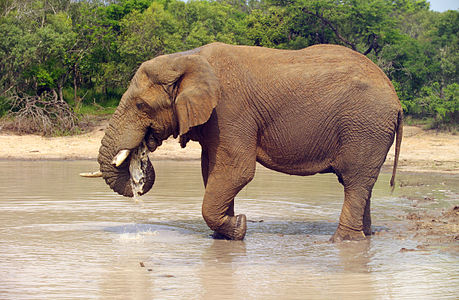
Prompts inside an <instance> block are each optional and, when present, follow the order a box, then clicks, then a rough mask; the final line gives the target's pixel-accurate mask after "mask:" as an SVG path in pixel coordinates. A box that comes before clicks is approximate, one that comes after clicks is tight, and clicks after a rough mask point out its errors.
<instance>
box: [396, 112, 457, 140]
mask: <svg viewBox="0 0 459 300" xmlns="http://www.w3.org/2000/svg"><path fill="white" fill-rule="evenodd" d="M403 123H404V124H405V125H408V126H417V127H421V128H422V129H424V130H438V131H442V132H448V133H450V134H452V135H456V134H459V124H457V123H441V122H439V121H438V120H436V119H435V118H414V117H413V116H410V115H406V116H404V119H403Z"/></svg>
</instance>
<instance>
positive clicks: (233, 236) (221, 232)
mask: <svg viewBox="0 0 459 300" xmlns="http://www.w3.org/2000/svg"><path fill="white" fill-rule="evenodd" d="M246 231H247V219H246V217H245V215H237V216H235V217H229V218H228V221H227V222H226V223H225V224H223V226H222V227H220V228H219V229H218V231H215V232H214V234H213V235H212V238H214V239H226V240H235V241H241V240H243V239H244V237H245V232H246Z"/></svg>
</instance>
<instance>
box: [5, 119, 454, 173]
mask: <svg viewBox="0 0 459 300" xmlns="http://www.w3.org/2000/svg"><path fill="white" fill-rule="evenodd" d="M106 126H107V122H106V121H104V122H102V123H101V124H99V125H98V126H95V127H94V128H93V130H92V131H91V132H89V133H85V134H81V135H75V136H66V137H42V136H38V135H15V134H12V133H6V132H0V144H1V145H2V147H0V159H11V160H81V159H85V160H86V159H88V160H95V159H96V158H97V154H98V150H99V146H100V140H101V139H102V137H103V135H104V129H105V127H106ZM394 152H395V151H394V147H392V149H391V150H390V152H389V154H388V156H387V160H386V163H385V169H387V170H389V169H390V168H392V164H393V158H394ZM200 154H201V149H200V146H199V144H198V143H195V142H189V143H188V145H187V147H186V148H185V149H182V148H180V145H179V143H178V140H174V139H169V140H167V141H165V142H164V143H163V145H162V146H161V147H159V148H158V149H157V150H156V151H155V152H154V153H153V158H154V159H157V160H167V159H171V160H197V159H200ZM398 170H400V171H409V172H441V173H445V174H459V135H452V134H448V133H438V132H436V131H433V130H430V131H426V130H423V129H421V128H418V127H414V126H405V127H404V134H403V142H402V149H401V154H400V164H399V168H398Z"/></svg>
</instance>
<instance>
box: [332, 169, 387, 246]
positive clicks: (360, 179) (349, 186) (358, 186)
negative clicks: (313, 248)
mask: <svg viewBox="0 0 459 300" xmlns="http://www.w3.org/2000/svg"><path fill="white" fill-rule="evenodd" d="M365 170H367V171H368V168H365V167H362V168H359V171H355V172H352V173H351V174H352V176H349V174H344V175H343V176H341V178H342V180H341V183H342V184H343V186H344V203H343V208H342V210H341V215H340V218H339V225H338V228H337V229H336V232H335V234H334V235H333V236H332V238H331V241H333V242H338V241H342V240H362V239H365V236H368V235H371V215H370V198H371V191H372V189H373V186H374V184H375V182H376V179H377V177H378V174H379V168H374V169H371V170H372V171H371V172H368V173H367V174H365ZM346 175H347V176H346Z"/></svg>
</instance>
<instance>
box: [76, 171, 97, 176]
mask: <svg viewBox="0 0 459 300" xmlns="http://www.w3.org/2000/svg"><path fill="white" fill-rule="evenodd" d="M80 176H81V177H102V172H101V171H95V172H88V173H80Z"/></svg>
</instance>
